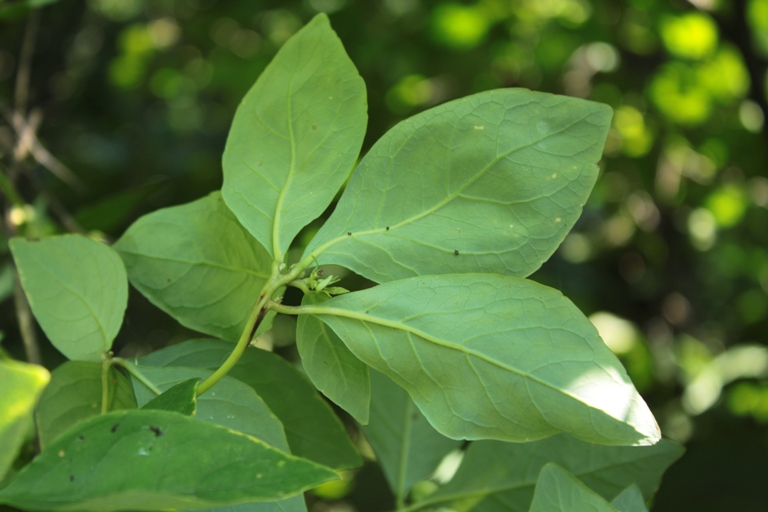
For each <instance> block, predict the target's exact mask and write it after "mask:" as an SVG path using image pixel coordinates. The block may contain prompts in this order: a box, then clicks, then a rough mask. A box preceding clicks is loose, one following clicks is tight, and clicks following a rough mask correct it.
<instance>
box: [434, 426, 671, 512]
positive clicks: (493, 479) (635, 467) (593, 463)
mask: <svg viewBox="0 0 768 512" xmlns="http://www.w3.org/2000/svg"><path fill="white" fill-rule="evenodd" d="M682 454H683V448H682V447H681V446H680V445H678V444H676V443H673V442H671V441H667V440H661V441H660V442H659V443H657V444H656V445H654V446H640V447H637V446H635V447H627V446H602V445H596V444H591V443H585V442H583V441H579V440H577V439H574V438H572V437H570V436H567V435H564V434H562V435H559V436H555V437H550V438H548V439H543V440H541V441H534V442H532V443H523V444H518V443H503V442H499V441H476V442H474V443H472V444H471V445H470V446H469V448H468V449H467V452H466V455H465V456H464V460H463V462H462V464H461V466H460V467H459V470H458V472H457V473H456V475H455V476H454V477H453V479H452V480H451V481H450V482H449V483H448V484H446V485H445V486H444V487H442V488H441V489H440V490H438V491H437V492H436V493H435V494H433V495H432V496H430V497H429V498H428V499H427V500H426V501H424V502H423V504H424V506H427V505H435V504H446V506H450V507H451V508H455V509H456V510H472V511H473V512H526V511H527V510H528V507H530V504H531V499H532V497H533V488H534V486H535V485H536V479H537V478H538V474H539V471H540V470H541V468H542V467H544V465H545V464H547V463H549V462H555V463H557V464H559V465H560V466H563V467H564V468H566V469H567V470H568V471H570V472H571V473H573V474H574V475H576V476H577V477H578V478H579V479H580V480H581V481H583V482H584V483H585V484H587V485H588V486H589V487H590V488H591V489H593V490H594V491H595V492H597V493H598V494H600V495H601V496H602V497H603V498H605V499H611V498H613V497H614V496H616V495H617V494H618V493H619V492H621V490H622V489H624V488H626V487H627V486H628V485H631V484H636V485H637V486H638V487H639V488H640V489H641V490H642V492H643V494H644V495H645V496H646V497H647V498H650V497H651V496H652V495H653V493H654V492H656V489H657V488H658V487H659V482H660V481H661V476H662V474H663V473H664V471H665V470H666V469H667V468H668V467H669V466H670V465H672V463H673V462H675V461H676V460H677V459H679V458H680V457H681V456H682ZM449 504H450V505H449ZM459 504H464V507H462V506H459ZM474 504H477V505H476V506H474V507H472V505H474Z"/></svg>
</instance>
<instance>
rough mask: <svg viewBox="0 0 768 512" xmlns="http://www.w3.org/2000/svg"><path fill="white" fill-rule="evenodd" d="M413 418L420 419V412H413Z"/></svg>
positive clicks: (414, 419)
mask: <svg viewBox="0 0 768 512" xmlns="http://www.w3.org/2000/svg"><path fill="white" fill-rule="evenodd" d="M411 419H412V420H413V421H416V420H418V419H419V414H418V413H416V412H414V413H413V414H411Z"/></svg>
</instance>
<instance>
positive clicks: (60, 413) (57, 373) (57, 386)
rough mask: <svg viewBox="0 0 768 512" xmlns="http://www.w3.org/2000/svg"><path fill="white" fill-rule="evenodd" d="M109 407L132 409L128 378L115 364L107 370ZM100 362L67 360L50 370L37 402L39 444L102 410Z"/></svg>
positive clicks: (48, 440) (41, 445) (44, 443)
mask: <svg viewBox="0 0 768 512" xmlns="http://www.w3.org/2000/svg"><path fill="white" fill-rule="evenodd" d="M110 379H111V384H112V386H113V387H112V392H111V393H110V404H109V406H110V407H109V408H110V410H113V411H117V410H122V409H135V408H136V398H135V397H134V396H133V389H132V388H131V382H130V380H129V379H128V378H126V377H125V376H124V375H123V374H122V373H120V372H118V371H117V370H115V369H114V368H112V369H111V370H110ZM101 386H102V384H101V363H91V362H87V361H68V362H66V363H64V364H62V365H61V366H59V367H58V368H56V369H55V370H53V373H52V374H51V383H50V384H49V385H48V387H47V388H45V391H44V392H43V394H42V396H41V397H40V403H39V404H38V406H37V414H36V416H37V431H38V435H39V437H40V447H41V448H45V447H46V446H48V445H49V444H50V443H51V442H52V441H53V440H54V439H56V438H57V437H59V436H60V435H61V434H63V433H64V432H65V431H66V430H67V429H69V428H70V427H72V426H73V425H76V424H78V423H80V422H82V421H84V420H86V419H88V418H90V417H92V416H96V415H98V414H100V413H101V400H102V389H101Z"/></svg>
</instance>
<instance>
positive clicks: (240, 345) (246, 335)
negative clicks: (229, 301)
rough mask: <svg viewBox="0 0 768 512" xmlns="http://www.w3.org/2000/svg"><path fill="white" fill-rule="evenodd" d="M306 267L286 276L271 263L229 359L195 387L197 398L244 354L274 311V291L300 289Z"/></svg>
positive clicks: (297, 266)
mask: <svg viewBox="0 0 768 512" xmlns="http://www.w3.org/2000/svg"><path fill="white" fill-rule="evenodd" d="M310 263H311V261H310ZM308 266H309V263H307V264H304V262H303V261H302V262H300V263H298V264H297V265H295V266H294V267H292V268H291V269H290V271H289V272H288V273H287V274H282V273H281V270H280V268H281V265H280V263H279V262H274V263H273V265H272V274H271V275H270V277H269V280H268V281H267V283H266V284H265V285H264V288H262V289H261V293H260V294H259V299H258V300H257V301H256V304H255V305H254V306H253V309H252V310H251V314H250V316H249V317H248V321H247V322H246V323H245V328H244V329H243V333H242V334H241V335H240V339H239V340H237V344H236V345H235V348H234V350H232V353H231V354H229V357H227V359H226V361H224V363H223V364H222V365H221V366H220V367H219V368H218V369H217V370H216V371H215V372H213V375H211V376H210V377H208V378H207V379H205V380H204V381H203V382H202V383H201V384H200V385H199V386H198V387H197V396H200V395H202V394H203V393H205V392H206V391H208V390H209V389H211V388H212V387H213V386H214V385H215V384H216V383H217V382H219V381H220V380H221V379H222V378H223V377H224V376H225V375H226V374H227V373H229V371H230V370H231V369H232V368H234V366H235V365H236V364H237V362H238V361H239V360H240V357H242V355H243V353H244V352H245V349H246V348H248V344H249V343H250V342H251V340H252V339H253V335H254V334H255V333H256V330H257V329H258V328H259V325H261V322H262V321H263V320H264V317H265V316H266V314H267V312H268V311H269V309H274V308H271V307H270V306H271V305H272V304H276V302H274V301H273V300H272V295H273V294H274V293H275V291H276V290H278V289H279V288H281V287H283V286H286V285H292V286H296V287H298V288H301V284H303V283H301V284H297V283H299V281H298V278H299V277H301V276H302V275H303V273H304V270H305V269H306V268H307V267H308ZM305 288H306V287H305ZM302 291H304V288H302ZM307 291H308V290H307ZM305 293H306V291H305Z"/></svg>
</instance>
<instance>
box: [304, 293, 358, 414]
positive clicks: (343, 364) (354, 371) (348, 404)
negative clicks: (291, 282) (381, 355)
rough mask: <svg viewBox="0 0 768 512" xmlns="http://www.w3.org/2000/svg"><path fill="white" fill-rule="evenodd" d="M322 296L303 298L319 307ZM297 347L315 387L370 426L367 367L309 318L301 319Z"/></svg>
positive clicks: (320, 323)
mask: <svg viewBox="0 0 768 512" xmlns="http://www.w3.org/2000/svg"><path fill="white" fill-rule="evenodd" d="M324 300H325V298H324V297H323V295H322V294H320V293H308V294H306V295H304V298H303V300H302V302H301V303H302V304H305V305H306V304H310V305H312V304H320V303H321V302H323V301H324ZM296 347H297V348H298V349H299V354H300V355H301V362H302V364H303V366H304V369H305V370H306V371H307V375H308V376H309V378H310V380H312V383H313V384H314V385H315V387H317V389H319V390H320V391H322V392H323V394H324V395H325V396H327V397H328V398H330V399H331V400H332V401H333V402H334V403H336V404H337V405H338V406H340V407H341V408H342V409H344V410H345V411H347V412H348V413H349V414H351V415H352V417H353V418H355V419H356V420H357V421H358V422H360V423H361V424H363V425H365V424H367V423H368V414H369V407H370V403H371V380H370V378H369V377H368V365H367V364H365V363H363V362H362V361H360V360H359V359H358V358H357V357H355V355H354V354H353V353H352V352H350V351H349V349H348V348H347V346H346V345H344V342H343V341H341V340H340V339H339V337H338V336H337V335H336V333H335V332H333V331H332V330H331V329H329V328H328V327H327V326H326V325H325V324H324V323H323V322H321V321H320V320H318V319H317V318H314V317H312V316H310V315H303V316H301V317H299V321H298V325H297V326H296Z"/></svg>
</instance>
